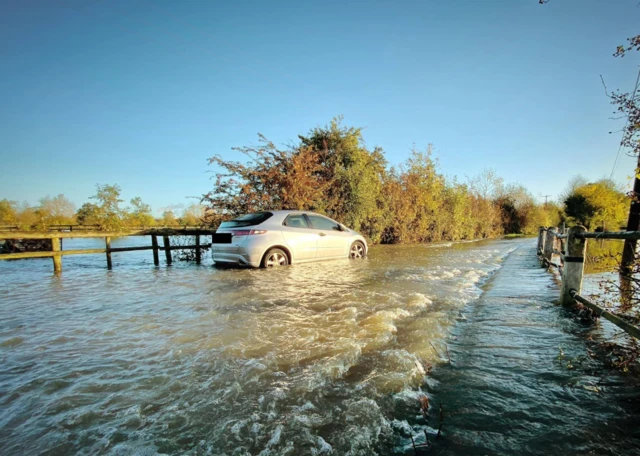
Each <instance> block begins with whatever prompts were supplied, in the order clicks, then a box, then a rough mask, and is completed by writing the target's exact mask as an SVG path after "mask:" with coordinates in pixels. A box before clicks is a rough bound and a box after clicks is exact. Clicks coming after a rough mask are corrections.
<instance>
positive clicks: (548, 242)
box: [544, 226, 555, 263]
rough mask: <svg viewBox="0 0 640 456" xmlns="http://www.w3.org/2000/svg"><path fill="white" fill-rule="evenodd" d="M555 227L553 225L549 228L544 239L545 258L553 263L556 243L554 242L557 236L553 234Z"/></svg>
mask: <svg viewBox="0 0 640 456" xmlns="http://www.w3.org/2000/svg"><path fill="white" fill-rule="evenodd" d="M553 228H554V227H552V226H550V227H549V228H547V234H546V236H545V241H544V259H545V260H547V263H551V259H552V258H553V245H554V244H555V243H554V242H553V241H554V238H555V236H554V235H553Z"/></svg>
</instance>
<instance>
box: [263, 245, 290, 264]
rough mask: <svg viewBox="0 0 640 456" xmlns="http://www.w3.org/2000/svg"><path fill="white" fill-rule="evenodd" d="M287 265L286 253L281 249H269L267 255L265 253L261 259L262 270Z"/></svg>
mask: <svg viewBox="0 0 640 456" xmlns="http://www.w3.org/2000/svg"><path fill="white" fill-rule="evenodd" d="M288 264H289V257H288V256H287V254H286V252H285V251H284V250H282V249H270V250H269V251H268V252H267V253H265V255H264V257H262V264H261V266H262V267H263V268H273V267H277V266H286V265H288Z"/></svg>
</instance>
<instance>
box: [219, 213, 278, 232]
mask: <svg viewBox="0 0 640 456" xmlns="http://www.w3.org/2000/svg"><path fill="white" fill-rule="evenodd" d="M272 215H273V214H272V213H271V212H255V213H253V214H245V215H241V216H240V217H236V218H234V219H233V220H227V221H226V222H222V223H221V224H220V226H219V227H218V229H224V228H239V227H242V226H253V225H259V224H261V223H262V222H264V221H265V220H268V219H269V218H270V217H271V216H272Z"/></svg>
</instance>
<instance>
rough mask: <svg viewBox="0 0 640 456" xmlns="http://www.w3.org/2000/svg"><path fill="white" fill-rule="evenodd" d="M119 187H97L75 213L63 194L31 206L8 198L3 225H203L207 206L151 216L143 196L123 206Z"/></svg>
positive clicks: (0, 212)
mask: <svg viewBox="0 0 640 456" xmlns="http://www.w3.org/2000/svg"><path fill="white" fill-rule="evenodd" d="M120 193H121V189H120V187H119V186H118V185H100V184H98V185H96V194H95V195H93V196H91V197H90V198H89V199H90V200H91V202H86V203H84V204H83V205H82V206H81V207H80V209H78V210H77V211H76V207H75V205H74V204H73V203H72V202H71V201H69V199H67V198H66V197H65V196H64V195H62V194H60V195H57V196H55V197H50V196H46V197H44V198H42V199H40V201H39V203H38V204H37V205H35V206H31V205H29V204H27V203H17V202H15V201H9V200H7V199H1V200H0V225H11V226H18V227H20V228H22V229H25V230H29V229H47V228H48V227H50V226H52V225H75V224H79V225H97V226H98V228H99V229H103V230H118V229H121V228H124V227H142V226H148V227H152V226H178V225H189V226H198V225H201V224H202V220H203V215H204V207H203V206H202V205H201V204H199V203H194V204H191V205H189V206H188V207H186V208H185V209H183V210H182V212H181V213H180V214H175V213H174V211H172V210H169V209H167V210H165V211H164V212H163V213H162V216H161V217H154V216H153V215H152V210H151V206H149V205H148V204H146V203H144V202H143V201H142V199H141V198H140V197H135V198H133V199H131V200H130V202H129V206H126V207H123V206H122V203H124V200H122V199H121V198H120Z"/></svg>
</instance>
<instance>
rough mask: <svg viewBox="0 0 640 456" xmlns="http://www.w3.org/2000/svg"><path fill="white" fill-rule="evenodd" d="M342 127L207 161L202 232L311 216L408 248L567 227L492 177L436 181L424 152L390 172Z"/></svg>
mask: <svg viewBox="0 0 640 456" xmlns="http://www.w3.org/2000/svg"><path fill="white" fill-rule="evenodd" d="M341 120H342V119H341V118H336V119H334V120H333V121H331V123H330V124H329V125H327V126H325V127H317V128H314V129H312V130H311V131H310V132H309V133H308V134H307V135H304V136H302V135H301V136H299V137H298V138H299V141H298V142H297V143H296V144H293V145H290V146H288V147H286V148H279V147H277V146H276V145H275V144H274V143H273V142H271V141H269V140H267V139H266V138H265V137H264V136H262V135H259V143H258V145H257V146H249V147H240V148H236V149H234V150H236V151H238V152H241V153H242V154H244V155H245V156H246V157H247V159H248V160H247V161H244V162H239V161H228V160H224V159H223V158H222V157H221V156H219V155H216V156H214V157H212V158H211V159H210V160H209V161H210V164H213V165H216V166H217V167H218V168H219V170H220V171H219V172H218V173H217V174H216V175H215V181H214V185H213V189H212V190H211V191H210V192H209V193H207V194H205V195H203V203H204V204H205V205H206V208H207V210H206V218H207V221H208V223H209V224H211V225H213V226H217V224H218V223H219V222H220V221H221V220H224V219H228V218H230V217H234V216H236V215H239V214H243V213H249V212H255V211H265V210H278V209H298V210H313V211H316V212H320V213H323V214H326V215H328V216H329V217H332V218H334V219H336V220H338V221H340V222H342V223H344V224H346V225H347V226H350V227H352V228H354V229H356V230H358V231H360V232H362V233H363V234H365V235H366V236H367V237H368V238H369V239H370V240H371V241H372V242H379V243H416V242H432V241H441V240H463V239H478V238H487V237H495V236H500V235H503V234H510V233H521V234H533V233H535V232H537V229H538V227H539V226H541V225H544V226H550V225H557V224H558V223H559V222H560V221H561V220H562V219H563V218H566V215H565V214H564V211H563V208H562V207H560V206H559V205H557V204H555V203H546V204H539V203H538V202H537V201H536V199H535V198H534V197H533V195H532V194H531V193H530V192H529V191H528V190H527V189H526V188H524V187H523V186H522V185H518V184H508V185H505V183H504V181H503V180H502V179H501V178H500V177H498V176H497V175H496V173H495V172H494V171H493V170H491V169H488V170H484V171H482V172H481V173H480V174H478V175H477V176H474V177H471V178H467V179H466V181H465V182H459V181H457V180H456V178H453V179H452V178H447V177H445V176H444V175H443V174H441V173H440V172H439V169H438V163H437V161H436V160H435V159H434V157H433V150H432V147H431V146H428V147H427V148H426V150H415V149H414V150H412V152H411V155H410V157H409V158H408V159H407V160H406V161H405V162H404V163H403V164H401V165H400V166H397V167H390V166H389V164H388V163H387V161H386V159H385V157H384V153H383V151H382V150H381V149H379V148H374V149H369V148H367V146H366V145H365V142H364V139H363V137H362V130H361V129H360V128H354V127H345V126H343V125H342V122H341Z"/></svg>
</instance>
